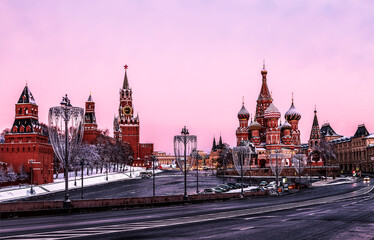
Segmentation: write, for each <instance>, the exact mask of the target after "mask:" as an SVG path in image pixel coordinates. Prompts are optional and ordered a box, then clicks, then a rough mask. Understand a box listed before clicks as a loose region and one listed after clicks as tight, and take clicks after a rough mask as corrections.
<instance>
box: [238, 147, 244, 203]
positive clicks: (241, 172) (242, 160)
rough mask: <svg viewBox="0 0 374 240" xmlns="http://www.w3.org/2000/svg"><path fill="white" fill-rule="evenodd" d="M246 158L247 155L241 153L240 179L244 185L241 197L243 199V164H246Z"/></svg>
mask: <svg viewBox="0 0 374 240" xmlns="http://www.w3.org/2000/svg"><path fill="white" fill-rule="evenodd" d="M244 157H245V155H244V154H242V153H240V156H239V160H240V178H241V180H242V184H241V187H242V190H241V192H240V194H241V197H242V198H243V197H244V191H243V184H244V183H243V162H244Z"/></svg>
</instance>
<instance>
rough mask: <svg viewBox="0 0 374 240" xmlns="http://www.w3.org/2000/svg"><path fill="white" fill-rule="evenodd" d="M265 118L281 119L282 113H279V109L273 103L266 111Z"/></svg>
mask: <svg viewBox="0 0 374 240" xmlns="http://www.w3.org/2000/svg"><path fill="white" fill-rule="evenodd" d="M264 117H265V118H280V117H281V113H280V112H279V110H278V108H277V107H276V106H274V104H273V103H270V105H269V107H268V108H267V109H266V110H265V113H264Z"/></svg>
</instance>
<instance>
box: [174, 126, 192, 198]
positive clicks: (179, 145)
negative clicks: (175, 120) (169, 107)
mask: <svg viewBox="0 0 374 240" xmlns="http://www.w3.org/2000/svg"><path fill="white" fill-rule="evenodd" d="M196 148H197V137H196V136H195V135H189V132H188V129H187V128H186V126H184V127H183V129H182V131H181V135H176V136H174V153H175V159H176V162H177V164H178V167H179V169H180V170H181V171H182V172H183V174H184V195H183V200H184V201H186V200H188V195H187V172H188V171H189V170H190V168H191V167H192V165H193V158H192V156H191V153H192V151H193V150H194V149H196ZM187 156H188V158H187ZM187 161H188V164H187Z"/></svg>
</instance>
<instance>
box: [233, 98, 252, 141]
mask: <svg viewBox="0 0 374 240" xmlns="http://www.w3.org/2000/svg"><path fill="white" fill-rule="evenodd" d="M238 119H239V127H238V128H237V129H236V145H237V146H239V143H240V142H241V141H245V140H248V139H249V130H248V120H249V112H248V111H247V109H246V108H245V107H244V99H243V103H242V108H241V109H240V111H239V113H238Z"/></svg>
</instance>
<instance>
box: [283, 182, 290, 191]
mask: <svg viewBox="0 0 374 240" xmlns="http://www.w3.org/2000/svg"><path fill="white" fill-rule="evenodd" d="M288 190H289V189H288V183H285V184H283V191H285V192H288Z"/></svg>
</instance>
